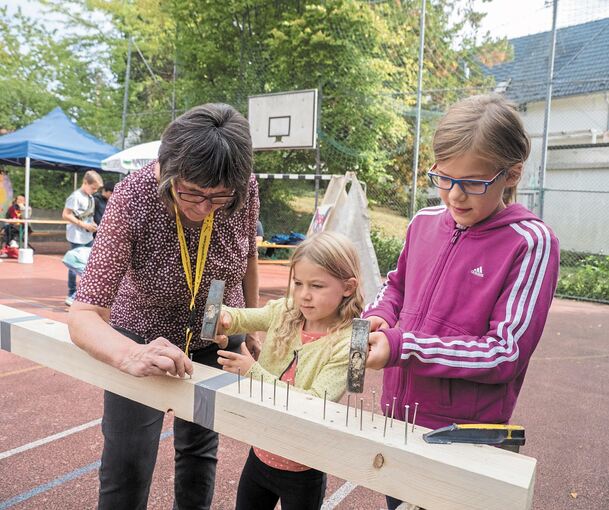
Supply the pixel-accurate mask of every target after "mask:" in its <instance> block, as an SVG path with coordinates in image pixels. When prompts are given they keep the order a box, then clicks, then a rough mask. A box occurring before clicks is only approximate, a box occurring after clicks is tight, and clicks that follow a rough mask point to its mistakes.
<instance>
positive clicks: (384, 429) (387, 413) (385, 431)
mask: <svg viewBox="0 0 609 510" xmlns="http://www.w3.org/2000/svg"><path fill="white" fill-rule="evenodd" d="M388 417H389V404H385V426H384V427H383V437H385V434H386V433H387V418H388Z"/></svg>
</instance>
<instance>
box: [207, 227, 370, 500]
mask: <svg viewBox="0 0 609 510" xmlns="http://www.w3.org/2000/svg"><path fill="white" fill-rule="evenodd" d="M289 281H290V282H291V289H288V292H287V296H286V297H285V298H283V299H278V300H276V301H269V302H268V303H267V304H266V306H264V307H263V308H240V309H238V308H228V307H223V311H222V315H221V319H220V323H221V331H220V332H219V335H218V337H216V341H217V342H218V344H219V345H220V347H221V348H225V347H226V345H227V343H228V339H227V336H226V335H232V334H237V333H251V332H254V331H266V332H267V335H266V340H265V342H264V344H263V346H262V350H261V352H260V356H259V358H258V361H256V360H254V358H253V357H252V356H251V355H250V353H249V352H248V350H247V349H246V348H245V347H244V346H242V349H241V353H234V352H230V351H224V350H220V351H218V355H219V356H220V358H218V363H220V364H221V365H222V367H223V368H224V370H227V371H229V372H233V373H235V374H236V373H238V372H240V373H241V375H244V376H246V377H249V375H250V374H252V376H253V377H254V378H258V379H260V377H261V376H264V380H265V381H272V380H274V379H276V378H277V379H280V380H281V381H289V382H290V384H293V385H294V387H296V388H298V389H299V390H301V391H304V392H306V393H309V394H311V395H315V396H317V397H322V398H323V396H324V394H325V392H327V398H328V399H329V400H334V401H338V400H340V398H341V397H342V395H343V394H344V393H345V390H346V383H347V367H348V357H349V343H350V338H351V321H352V320H353V319H354V318H356V317H359V316H360V313H361V312H362V307H363V297H362V293H361V290H360V286H359V282H360V267H359V258H358V256H357V252H356V250H355V247H354V246H353V244H352V243H351V241H349V240H348V239H347V238H346V237H344V236H341V235H338V234H332V233H321V234H317V235H315V236H313V237H311V238H309V239H307V240H306V241H304V242H303V243H302V244H300V245H299V246H298V248H296V249H295V250H294V254H293V256H292V259H291V261H290V280H289ZM325 490H326V475H325V473H322V472H320V471H317V470H316V469H312V468H309V467H307V466H303V465H302V464H298V463H296V462H293V461H291V460H289V459H284V458H282V457H279V456H277V455H274V454H272V453H270V452H266V451H264V450H260V449H259V448H252V449H251V450H250V454H249V457H248V459H247V461H246V463H245V466H244V468H243V472H242V474H241V480H240V481H239V488H238V490H237V503H236V510H246V509H247V510H272V509H274V508H275V505H276V504H277V501H278V500H281V508H282V509H283V510H309V509H310V510H318V509H319V508H320V507H321V504H322V502H323V498H324V493H325Z"/></svg>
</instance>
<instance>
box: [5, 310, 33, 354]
mask: <svg viewBox="0 0 609 510" xmlns="http://www.w3.org/2000/svg"><path fill="white" fill-rule="evenodd" d="M39 319H42V317H40V316H39V315H26V316H24V317H13V318H12V319H3V320H0V349H2V350H3V351H8V352H11V324H15V323H17V322H27V321H37V320H39Z"/></svg>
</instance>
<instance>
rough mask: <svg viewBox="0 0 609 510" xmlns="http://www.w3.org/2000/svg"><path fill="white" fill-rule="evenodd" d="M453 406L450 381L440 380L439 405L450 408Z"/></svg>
mask: <svg viewBox="0 0 609 510" xmlns="http://www.w3.org/2000/svg"><path fill="white" fill-rule="evenodd" d="M452 404H453V399H452V391H451V384H450V379H440V405H442V406H444V407H450V406H452Z"/></svg>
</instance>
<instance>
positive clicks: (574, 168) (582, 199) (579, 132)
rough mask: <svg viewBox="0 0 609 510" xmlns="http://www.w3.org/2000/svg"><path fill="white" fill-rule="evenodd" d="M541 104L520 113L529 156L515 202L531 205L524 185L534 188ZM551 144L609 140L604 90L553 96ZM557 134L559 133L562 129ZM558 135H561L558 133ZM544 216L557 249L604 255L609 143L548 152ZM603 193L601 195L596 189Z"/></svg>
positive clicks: (607, 249)
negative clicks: (528, 135)
mask: <svg viewBox="0 0 609 510" xmlns="http://www.w3.org/2000/svg"><path fill="white" fill-rule="evenodd" d="M544 108H545V104H544V102H537V103H529V104H527V106H526V111H525V112H523V113H522V118H523V121H524V124H525V128H526V129H527V131H528V132H529V134H531V136H532V138H531V142H532V144H531V155H530V157H529V161H528V162H527V164H526V165H525V174H524V176H523V179H522V181H521V185H520V188H521V190H522V191H521V198H520V201H521V202H523V203H525V205H528V206H529V207H531V206H532V205H533V202H534V200H532V198H533V196H532V195H531V194H530V192H529V193H527V191H526V190H527V189H529V190H530V189H536V188H537V187H538V180H537V179H538V172H539V168H540V166H541V146H542V138H541V136H540V135H541V134H542V133H543V122H544ZM549 132H550V133H551V134H552V136H551V137H550V139H549V145H550V146H553V145H554V146H556V145H573V144H590V143H592V142H593V141H594V137H593V132H594V133H596V142H597V143H603V142H604V143H607V142H609V94H606V93H600V94H591V95H588V96H577V97H566V98H558V99H554V100H552V111H551V115H550V129H549ZM561 132H562V133H561ZM559 133H561V134H559ZM545 187H546V188H549V189H550V190H581V191H580V192H572V191H547V192H546V194H545V197H544V220H545V221H547V223H548V224H549V225H550V226H551V227H552V228H553V229H554V230H555V232H556V233H557V235H558V237H559V239H560V242H561V248H562V249H565V250H573V251H579V252H590V253H605V254H607V253H609V227H607V225H609V147H598V148H591V149H587V148H582V149H561V150H551V151H548V163H547V171H546V182H545ZM599 191H605V192H606V193H599Z"/></svg>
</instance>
